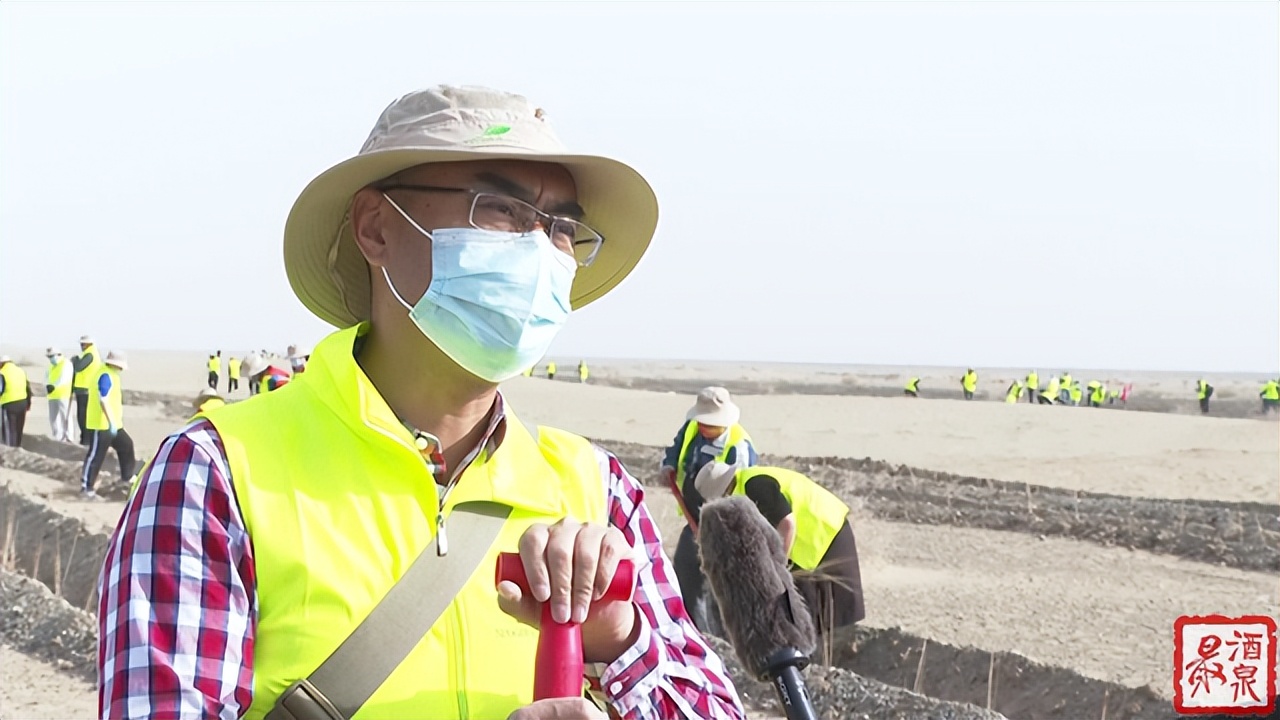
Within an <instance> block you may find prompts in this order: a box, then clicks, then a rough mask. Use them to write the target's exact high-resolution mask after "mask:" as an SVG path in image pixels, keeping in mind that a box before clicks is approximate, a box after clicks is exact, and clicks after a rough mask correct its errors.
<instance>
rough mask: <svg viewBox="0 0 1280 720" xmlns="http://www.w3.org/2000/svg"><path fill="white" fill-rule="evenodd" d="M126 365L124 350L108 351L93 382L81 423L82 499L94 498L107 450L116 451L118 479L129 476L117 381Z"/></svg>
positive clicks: (128, 440)
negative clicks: (84, 431)
mask: <svg viewBox="0 0 1280 720" xmlns="http://www.w3.org/2000/svg"><path fill="white" fill-rule="evenodd" d="M127 369H129V362H128V360H127V359H126V358H125V356H124V353H118V352H114V351H113V352H109V353H107V357H106V358H105V359H104V360H103V361H102V369H101V371H99V373H98V379H97V382H95V383H94V394H93V398H92V399H91V401H90V403H89V410H88V417H87V419H86V420H85V427H87V428H88V429H89V451H88V453H86V454H85V457H84V467H83V468H82V469H81V473H80V494H81V496H82V497H84V498H86V499H90V500H95V499H97V498H98V495H97V493H96V492H95V490H94V484H95V483H96V482H97V480H98V472H99V471H100V470H101V469H102V463H103V462H104V461H106V459H107V451H108V450H115V451H116V459H117V460H119V461H120V478H121V479H122V480H127V479H129V478H132V477H133V471H134V470H135V469H136V467H135V466H136V459H135V457H134V454H133V438H132V437H130V436H129V433H128V431H126V430H125V429H124V386H123V385H122V384H121V382H120V373H121V372H123V371H125V370H127Z"/></svg>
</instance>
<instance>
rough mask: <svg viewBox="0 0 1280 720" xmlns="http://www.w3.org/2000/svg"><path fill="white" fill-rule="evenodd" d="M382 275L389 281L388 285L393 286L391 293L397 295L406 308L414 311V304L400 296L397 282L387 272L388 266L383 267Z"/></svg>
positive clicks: (397, 298)
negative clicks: (392, 280) (393, 281)
mask: <svg viewBox="0 0 1280 720" xmlns="http://www.w3.org/2000/svg"><path fill="white" fill-rule="evenodd" d="M382 277H383V279H385V280H386V281H387V287H389V288H391V294H392V295H395V296H396V300H397V301H398V302H399V303H400V304H401V305H403V306H404V309H405V310H408V311H409V312H413V306H412V305H410V304H409V303H407V302H405V301H404V298H403V297H400V293H399V291H397V290H396V286H395V284H394V283H392V282H391V276H390V275H388V274H387V268H386V267H383V268H382Z"/></svg>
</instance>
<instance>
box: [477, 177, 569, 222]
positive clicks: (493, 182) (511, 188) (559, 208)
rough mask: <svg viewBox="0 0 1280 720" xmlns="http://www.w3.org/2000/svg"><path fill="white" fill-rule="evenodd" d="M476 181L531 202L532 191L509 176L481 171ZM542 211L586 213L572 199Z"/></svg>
mask: <svg viewBox="0 0 1280 720" xmlns="http://www.w3.org/2000/svg"><path fill="white" fill-rule="evenodd" d="M476 182H478V183H480V184H482V185H487V186H489V188H490V189H492V190H494V191H496V192H500V193H504V194H506V195H510V196H511V197H514V198H519V199H521V200H523V201H525V202H527V203H529V204H530V205H532V204H533V191H531V190H530V189H529V188H527V187H525V186H523V185H521V184H520V183H518V182H515V181H513V180H511V179H509V178H505V177H503V176H501V175H498V174H496V173H490V172H482V173H479V174H478V175H476ZM544 212H547V213H549V214H551V215H564V216H566V217H571V218H581V217H582V216H583V215H586V214H587V213H586V211H585V210H583V209H582V206H581V205H579V204H578V203H576V202H574V201H572V200H570V201H567V202H562V203H560V204H558V205H556V206H555V207H552V208H550V209H549V210H545V211H544Z"/></svg>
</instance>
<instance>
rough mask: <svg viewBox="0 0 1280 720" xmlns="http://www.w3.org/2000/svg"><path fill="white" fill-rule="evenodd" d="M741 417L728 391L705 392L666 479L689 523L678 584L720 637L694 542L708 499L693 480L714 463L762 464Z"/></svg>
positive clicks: (668, 460)
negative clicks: (707, 465)
mask: <svg viewBox="0 0 1280 720" xmlns="http://www.w3.org/2000/svg"><path fill="white" fill-rule="evenodd" d="M741 415H742V412H741V410H739V409H738V406H737V404H735V403H734V402H733V398H731V397H730V396H729V391H728V390H726V389H725V388H722V387H716V386H712V387H705V388H703V389H702V390H700V391H699V392H698V396H697V398H696V399H695V400H694V403H693V407H691V408H689V411H688V412H686V413H685V422H684V424H683V425H681V426H680V429H679V430H678V431H676V436H675V439H674V440H673V441H672V443H671V445H670V447H668V448H667V451H666V454H665V456H664V457H663V460H662V477H663V479H664V480H665V481H666V483H667V486H668V487H669V488H671V491H672V492H673V493H674V494H675V496H676V501H677V502H678V503H679V505H680V509H681V511H682V513H683V514H684V517H685V523H686V524H685V526H684V528H683V529H682V530H681V531H680V539H679V541H678V542H677V543H676V552H675V556H674V557H673V558H672V562H673V564H674V565H675V571H676V579H677V580H678V581H679V583H680V590H681V592H682V593H683V595H684V601H685V605H687V606H688V607H689V609H690V612H691V613H692V614H693V619H694V622H695V623H697V625H698V627H699V628H701V629H702V630H705V631H707V632H715V631H717V630H718V629H719V628H718V625H719V621H718V619H717V618H718V614H717V611H716V610H715V602H714V600H713V599H712V597H711V594H710V592H709V588H708V587H707V585H706V582H705V577H704V576H703V574H702V565H701V562H700V561H699V559H698V546H697V542H696V541H695V540H694V536H695V534H696V533H697V531H698V519H699V516H700V515H701V512H702V504H703V502H704V500H705V498H703V497H702V495H701V494H699V493H698V490H697V488H696V487H695V486H694V483H693V482H691V480H690V479H691V478H694V477H697V474H698V471H699V470H701V469H702V467H703V466H704V465H706V464H707V463H710V462H722V463H727V464H729V465H731V466H733V467H737V468H745V467H751V466H752V465H755V464H756V462H757V461H758V458H757V455H756V449H755V445H754V444H753V443H752V442H751V436H750V435H749V434H748V433H747V431H746V429H745V428H743V427H742V425H740V424H738V419H739V417H740V416H741Z"/></svg>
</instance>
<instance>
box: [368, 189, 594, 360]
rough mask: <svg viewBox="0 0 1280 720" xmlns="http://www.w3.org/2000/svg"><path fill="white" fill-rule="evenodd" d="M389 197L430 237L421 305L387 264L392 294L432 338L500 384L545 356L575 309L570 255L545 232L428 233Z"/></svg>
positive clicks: (384, 273)
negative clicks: (427, 274)
mask: <svg viewBox="0 0 1280 720" xmlns="http://www.w3.org/2000/svg"><path fill="white" fill-rule="evenodd" d="M384 197H385V196H384ZM387 202H390V203H391V206H392V207H394V208H395V209H396V210H397V211H398V212H399V213H400V214H401V215H402V216H403V217H404V218H405V219H406V220H408V221H409V224H411V225H413V227H414V228H415V229H417V230H418V232H420V233H422V234H423V235H425V236H427V237H428V238H430V240H431V284H430V285H429V286H428V287H427V291H426V292H425V293H423V295H422V297H421V298H420V299H419V300H418V302H417V303H416V304H414V305H410V304H409V303H408V302H407V301H405V299H404V298H403V297H401V295H400V293H399V292H398V291H397V290H396V288H395V285H394V284H392V282H391V276H390V275H388V274H387V269H386V268H385V267H384V268H382V276H383V278H385V279H386V281H387V286H388V287H390V288H391V294H392V295H395V297H396V300H398V301H400V304H401V305H403V306H404V307H405V309H407V310H408V311H409V318H410V319H411V320H413V323H414V325H417V326H418V329H419V330H421V331H422V334H423V335H426V336H427V339H429V340H431V342H433V343H435V345H436V347H439V348H440V350H441V351H443V352H444V354H446V355H448V356H449V357H450V358H451V359H452V360H453V361H454V362H456V363H457V364H458V365H460V366H461V367H462V368H464V369H465V370H467V372H470V373H471V374H472V375H475V376H476V377H479V378H483V379H485V380H488V381H489V382H495V383H497V382H502V381H504V380H508V379H510V378H513V377H515V376H516V375H519V374H520V373H521V372H523V371H524V369H525V368H527V367H532V366H533V365H534V363H536V362H538V360H540V359H541V358H542V357H543V356H544V355H546V353H547V350H548V348H550V347H551V341H552V340H554V339H555V337H556V334H557V333H558V332H559V331H560V328H562V327H564V324H565V322H566V321H567V320H568V318H569V313H570V311H571V309H572V308H571V305H570V302H569V297H570V294H571V290H572V288H573V276H574V274H575V272H576V270H577V263H576V262H575V261H574V259H573V257H572V256H570V255H568V254H567V253H564V252H561V251H560V250H557V249H556V247H555V246H554V245H553V244H552V243H551V238H549V237H548V236H547V234H546V233H545V232H541V231H539V232H528V233H508V232H497V231H493V230H480V229H477V228H470V227H467V228H444V229H438V230H435V231H434V232H427V231H426V230H423V229H422V228H421V227H420V226H419V225H418V224H417V223H416V222H414V220H413V219H412V218H410V217H409V216H408V214H407V213H405V212H404V211H403V210H401V209H400V207H399V206H398V205H396V203H395V202H394V201H392V200H391V199H390V198H387Z"/></svg>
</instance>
